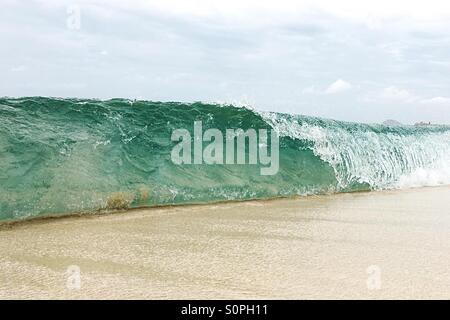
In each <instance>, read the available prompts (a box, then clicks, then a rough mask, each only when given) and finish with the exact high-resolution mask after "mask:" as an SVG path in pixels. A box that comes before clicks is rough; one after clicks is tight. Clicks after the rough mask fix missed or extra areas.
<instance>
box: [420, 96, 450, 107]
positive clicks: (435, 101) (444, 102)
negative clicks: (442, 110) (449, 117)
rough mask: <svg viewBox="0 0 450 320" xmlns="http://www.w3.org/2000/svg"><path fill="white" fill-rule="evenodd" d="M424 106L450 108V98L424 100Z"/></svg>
mask: <svg viewBox="0 0 450 320" xmlns="http://www.w3.org/2000/svg"><path fill="white" fill-rule="evenodd" d="M420 102H421V103H423V104H430V105H440V106H441V105H449V106H450V98H448V97H434V98H430V99H423V100H421V101H420Z"/></svg>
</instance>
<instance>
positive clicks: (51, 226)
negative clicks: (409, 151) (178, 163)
mask: <svg viewBox="0 0 450 320" xmlns="http://www.w3.org/2000/svg"><path fill="white" fill-rule="evenodd" d="M448 196H450V187H449V186H443V187H427V188H420V189H419V188H415V189H404V190H388V191H380V192H358V193H340V194H332V195H323V196H313V197H309V196H308V197H296V198H289V199H286V198H283V199H268V200H253V201H243V202H225V203H215V204H201V205H181V206H170V207H151V208H134V209H132V210H127V211H122V212H112V213H107V214H93V215H77V216H73V215H72V216H63V217H57V218H56V219H48V218H47V219H42V218H41V219H38V220H31V221H30V220H29V221H25V222H24V221H22V223H20V224H19V225H14V226H12V227H6V228H5V227H4V226H3V227H0V253H1V254H0V298H4V299H22V298H23V299H118V298H120V299H338V298H343V299H361V298H368V299H406V298H412V299H416V298H424V299H427V298H429V299H431V298H434V299H448V298H449V297H450V290H449V289H448V288H450V270H449V268H448V265H449V263H450V232H449V230H450V215H449V212H450V204H449V202H448V200H447V199H448ZM73 267H76V268H78V269H77V270H79V271H80V279H81V281H80V287H79V288H75V289H74V288H71V287H69V286H68V281H69V280H70V279H71V278H70V273H68V272H69V271H70V270H72V269H70V268H73ZM68 270H69V271H68ZM378 273H379V274H378ZM374 276H375V280H377V278H376V277H377V276H379V277H380V278H379V286H378V285H377V281H378V280H377V281H375V282H373V281H372V280H373V277H374ZM371 283H372V284H371ZM373 283H375V287H374V288H372V287H371V286H372V285H373Z"/></svg>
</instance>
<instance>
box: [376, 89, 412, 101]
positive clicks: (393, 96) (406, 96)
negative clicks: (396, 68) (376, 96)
mask: <svg viewBox="0 0 450 320" xmlns="http://www.w3.org/2000/svg"><path fill="white" fill-rule="evenodd" d="M381 97H382V98H384V99H387V100H392V101H397V102H405V103H409V102H415V101H417V100H418V99H419V97H418V96H416V95H415V94H413V93H411V92H409V91H408V90H406V89H399V88H397V87H395V86H392V87H388V88H385V89H384V90H383V92H382V93H381Z"/></svg>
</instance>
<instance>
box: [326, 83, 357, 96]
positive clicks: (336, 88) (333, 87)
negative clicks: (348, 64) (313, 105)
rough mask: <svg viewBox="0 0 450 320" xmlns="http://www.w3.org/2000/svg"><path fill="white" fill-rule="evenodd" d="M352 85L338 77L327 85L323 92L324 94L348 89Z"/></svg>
mask: <svg viewBox="0 0 450 320" xmlns="http://www.w3.org/2000/svg"><path fill="white" fill-rule="evenodd" d="M352 87H353V86H352V85H351V84H350V83H349V82H347V81H345V80H342V79H338V80H336V81H335V82H333V83H332V84H330V85H329V87H328V88H327V89H326V90H325V93H326V94H335V93H340V92H344V91H348V90H350V89H351V88H352Z"/></svg>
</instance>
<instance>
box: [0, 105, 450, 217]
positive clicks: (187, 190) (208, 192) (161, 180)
mask: <svg viewBox="0 0 450 320" xmlns="http://www.w3.org/2000/svg"><path fill="white" fill-rule="evenodd" d="M0 121H1V122H0V123H1V125H0V220H17V219H25V218H31V217H36V216H45V215H55V214H58V215H59V214H61V215H63V214H71V213H81V212H97V211H99V210H114V209H127V208H135V207H145V206H159V205H171V204H190V203H211V202H217V201H238V200H250V199H271V198H279V197H293V196H302V195H316V194H330V193H340V192H355V191H372V190H383V189H402V188H410V187H421V186H435V185H445V184H450V126H444V125H440V126H439V125H431V126H397V127H388V126H383V125H379V124H362V123H351V122H342V121H335V120H329V119H322V118H317V117H310V116H303V115H292V114H282V113H274V112H261V111H257V110H254V109H251V108H248V107H242V106H233V105H226V104H211V103H200V102H196V103H178V102H151V101H133V100H126V99H111V100H107V101H102V100H92V99H91V100H90V99H59V98H45V97H25V98H0ZM195 121H201V122H202V125H203V128H204V129H205V130H206V129H209V128H215V129H219V130H220V131H223V132H225V131H226V130H227V129H233V128H241V129H243V130H248V129H255V130H260V129H267V130H271V131H274V132H276V133H277V134H278V136H279V170H278V172H277V173H276V174H274V175H261V174H260V169H261V166H260V165H258V164H213V165H205V164H189V165H187V164H184V165H183V164H182V165H179V164H175V163H174V162H173V161H172V160H171V151H172V150H173V148H174V146H175V145H176V144H177V142H174V141H172V140H171V134H172V133H173V131H174V130H177V129H180V128H183V129H186V130H188V131H190V132H191V133H192V136H194V134H193V132H192V130H193V125H194V122H195Z"/></svg>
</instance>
